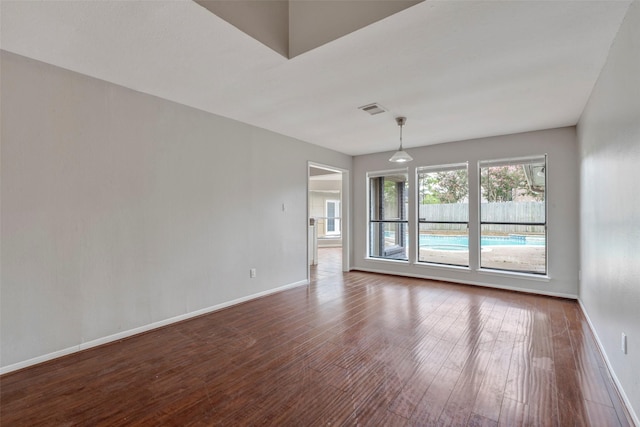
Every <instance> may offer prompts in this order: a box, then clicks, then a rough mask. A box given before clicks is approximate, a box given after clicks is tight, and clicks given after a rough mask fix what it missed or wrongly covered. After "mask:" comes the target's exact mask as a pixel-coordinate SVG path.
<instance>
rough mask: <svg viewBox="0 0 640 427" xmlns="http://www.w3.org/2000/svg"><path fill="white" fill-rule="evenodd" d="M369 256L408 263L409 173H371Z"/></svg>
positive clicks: (369, 176)
mask: <svg viewBox="0 0 640 427" xmlns="http://www.w3.org/2000/svg"><path fill="white" fill-rule="evenodd" d="M368 178H369V256H370V257H372V258H384V259H396V260H404V261H406V260H407V247H408V241H409V238H408V236H407V222H408V221H407V210H408V209H407V203H408V184H407V172H406V170H405V171H396V172H386V173H379V174H369V175H368Z"/></svg>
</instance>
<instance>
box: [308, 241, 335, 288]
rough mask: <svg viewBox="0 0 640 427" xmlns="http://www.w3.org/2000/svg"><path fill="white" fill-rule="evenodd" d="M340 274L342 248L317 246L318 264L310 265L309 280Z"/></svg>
mask: <svg viewBox="0 0 640 427" xmlns="http://www.w3.org/2000/svg"><path fill="white" fill-rule="evenodd" d="M340 274H342V248H318V265H312V266H311V280H312V281H313V280H318V279H324V278H327V277H331V276H335V275H340Z"/></svg>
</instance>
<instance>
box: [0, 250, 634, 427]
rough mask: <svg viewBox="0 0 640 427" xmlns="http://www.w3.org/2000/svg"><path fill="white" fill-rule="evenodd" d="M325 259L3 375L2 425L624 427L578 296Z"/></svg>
mask: <svg viewBox="0 0 640 427" xmlns="http://www.w3.org/2000/svg"><path fill="white" fill-rule="evenodd" d="M322 252H323V255H325V256H326V257H328V258H321V261H320V265H319V266H318V267H317V268H314V269H313V272H312V273H313V282H312V284H311V285H310V286H308V287H307V286H303V287H298V288H295V289H292V290H288V291H285V292H281V293H278V294H274V295H271V296H268V297H264V298H261V299H258V300H254V301H250V302H247V303H244V304H240V305H237V306H234V307H231V308H228V309H225V310H221V311H218V312H216V313H212V314H209V315H205V316H202V317H199V318H196V319H192V320H189V321H185V322H182V323H178V324H174V325H171V326H168V327H165V328H162V329H158V330H155V331H152V332H149V333H146V334H142V335H139V336H136V337H133V338H130V339H127V340H124V341H121V342H117V343H112V344H109V345H105V346H102V347H99V348H95V349H92V350H88V351H85V352H82V353H77V354H74V355H71V356H67V357H64V358H60V359H57V360H55V361H52V362H49V363H45V364H41V365H38V366H34V367H30V368H28V369H24V370H22V371H18V372H14V373H10V374H7V375H4V376H3V377H2V378H0V386H1V390H0V398H1V401H0V403H1V405H2V408H1V413H0V415H1V418H0V419H1V422H2V425H6V426H18V425H25V426H36V425H47V426H50V425H51V426H54V425H92V426H93V425H180V426H183V425H233V426H245V425H277V426H284V425H297V426H313V425H363V426H405V425H407V426H417V425H420V426H430V425H455V426H465V425H469V426H495V425H503V426H518V425H530V426H546V425H549V426H563V427H564V426H573V425H577V426H582V425H585V426H597V427H601V426H628V425H630V421H628V419H627V418H626V415H625V411H624V408H623V407H622V405H621V402H620V399H619V398H618V396H617V394H616V391H615V389H614V386H613V383H612V381H611V379H610V377H609V374H608V371H607V369H606V368H605V365H604V362H603V360H602V358H601V356H600V354H599V353H598V350H597V348H596V346H595V344H594V340H593V337H592V335H591V332H590V330H589V328H588V326H587V323H586V322H585V319H584V318H583V316H582V314H581V312H580V309H579V307H578V305H577V304H576V303H575V302H574V301H569V300H563V299H555V298H547V297H541V296H533V295H526V294H520V293H514V292H504V291H498V290H492V289H484V288H478V287H472V286H462V285H455V284H450V283H441V282H433V281H428V280H419V279H410V278H399V277H392V276H383V275H375V274H366V273H357V272H353V273H348V274H344V275H343V274H342V273H341V272H340V268H339V262H340V258H339V257H340V253H339V250H335V249H333V250H324V251H322ZM329 258H333V259H334V261H336V262H335V263H331V262H329V261H330V260H329Z"/></svg>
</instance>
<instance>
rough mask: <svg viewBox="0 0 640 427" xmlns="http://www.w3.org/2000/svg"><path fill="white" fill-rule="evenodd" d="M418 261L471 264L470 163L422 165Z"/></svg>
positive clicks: (419, 171) (419, 186) (419, 188)
mask: <svg viewBox="0 0 640 427" xmlns="http://www.w3.org/2000/svg"><path fill="white" fill-rule="evenodd" d="M417 173H418V261H419V262H429V263H435V264H446V265H457V266H465V267H468V266H469V180H468V173H467V165H466V164H462V165H453V166H443V167H437V168H419V169H418V171H417Z"/></svg>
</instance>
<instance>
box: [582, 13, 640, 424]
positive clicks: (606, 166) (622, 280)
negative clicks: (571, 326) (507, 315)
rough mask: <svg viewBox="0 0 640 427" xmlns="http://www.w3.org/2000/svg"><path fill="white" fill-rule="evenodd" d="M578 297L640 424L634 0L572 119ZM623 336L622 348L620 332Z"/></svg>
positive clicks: (638, 76)
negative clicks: (576, 149)
mask: <svg viewBox="0 0 640 427" xmlns="http://www.w3.org/2000/svg"><path fill="white" fill-rule="evenodd" d="M578 141H579V150H580V163H581V171H580V177H581V178H580V184H581V193H580V194H581V198H580V213H581V215H580V223H581V230H580V239H581V257H580V264H581V266H582V280H581V282H580V301H581V302H582V304H583V307H584V309H585V311H586V313H587V315H588V317H589V319H590V320H591V322H592V325H593V327H594V329H595V332H596V334H597V336H598V339H599V342H600V344H601V346H602V347H603V349H604V351H605V353H606V357H607V359H608V361H609V363H610V366H611V367H612V369H613V371H614V374H615V376H616V377H617V380H618V381H619V384H620V385H621V388H622V389H623V391H624V394H625V395H626V398H627V402H628V403H630V404H631V405H632V406H633V410H634V412H635V420H636V423H637V424H638V425H640V420H639V418H638V415H640V184H639V182H640V174H639V171H640V2H639V1H637V0H636V1H634V2H633V3H632V5H631V6H630V9H629V11H628V12H627V15H626V18H625V20H624V22H623V24H622V26H621V28H620V31H619V32H618V35H617V37H616V39H615V42H614V44H613V45H612V47H611V50H610V52H609V58H608V59H607V63H606V65H605V67H604V68H603V70H602V73H601V75H600V77H599V79H598V82H597V83H596V86H595V87H594V90H593V92H592V94H591V97H590V99H589V102H588V104H587V107H586V109H585V111H584V113H583V115H582V117H581V119H580V122H579V123H578ZM623 332H624V333H626V334H627V336H628V353H627V354H626V355H625V354H623V353H622V350H621V348H620V347H621V334H622V333H623Z"/></svg>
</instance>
